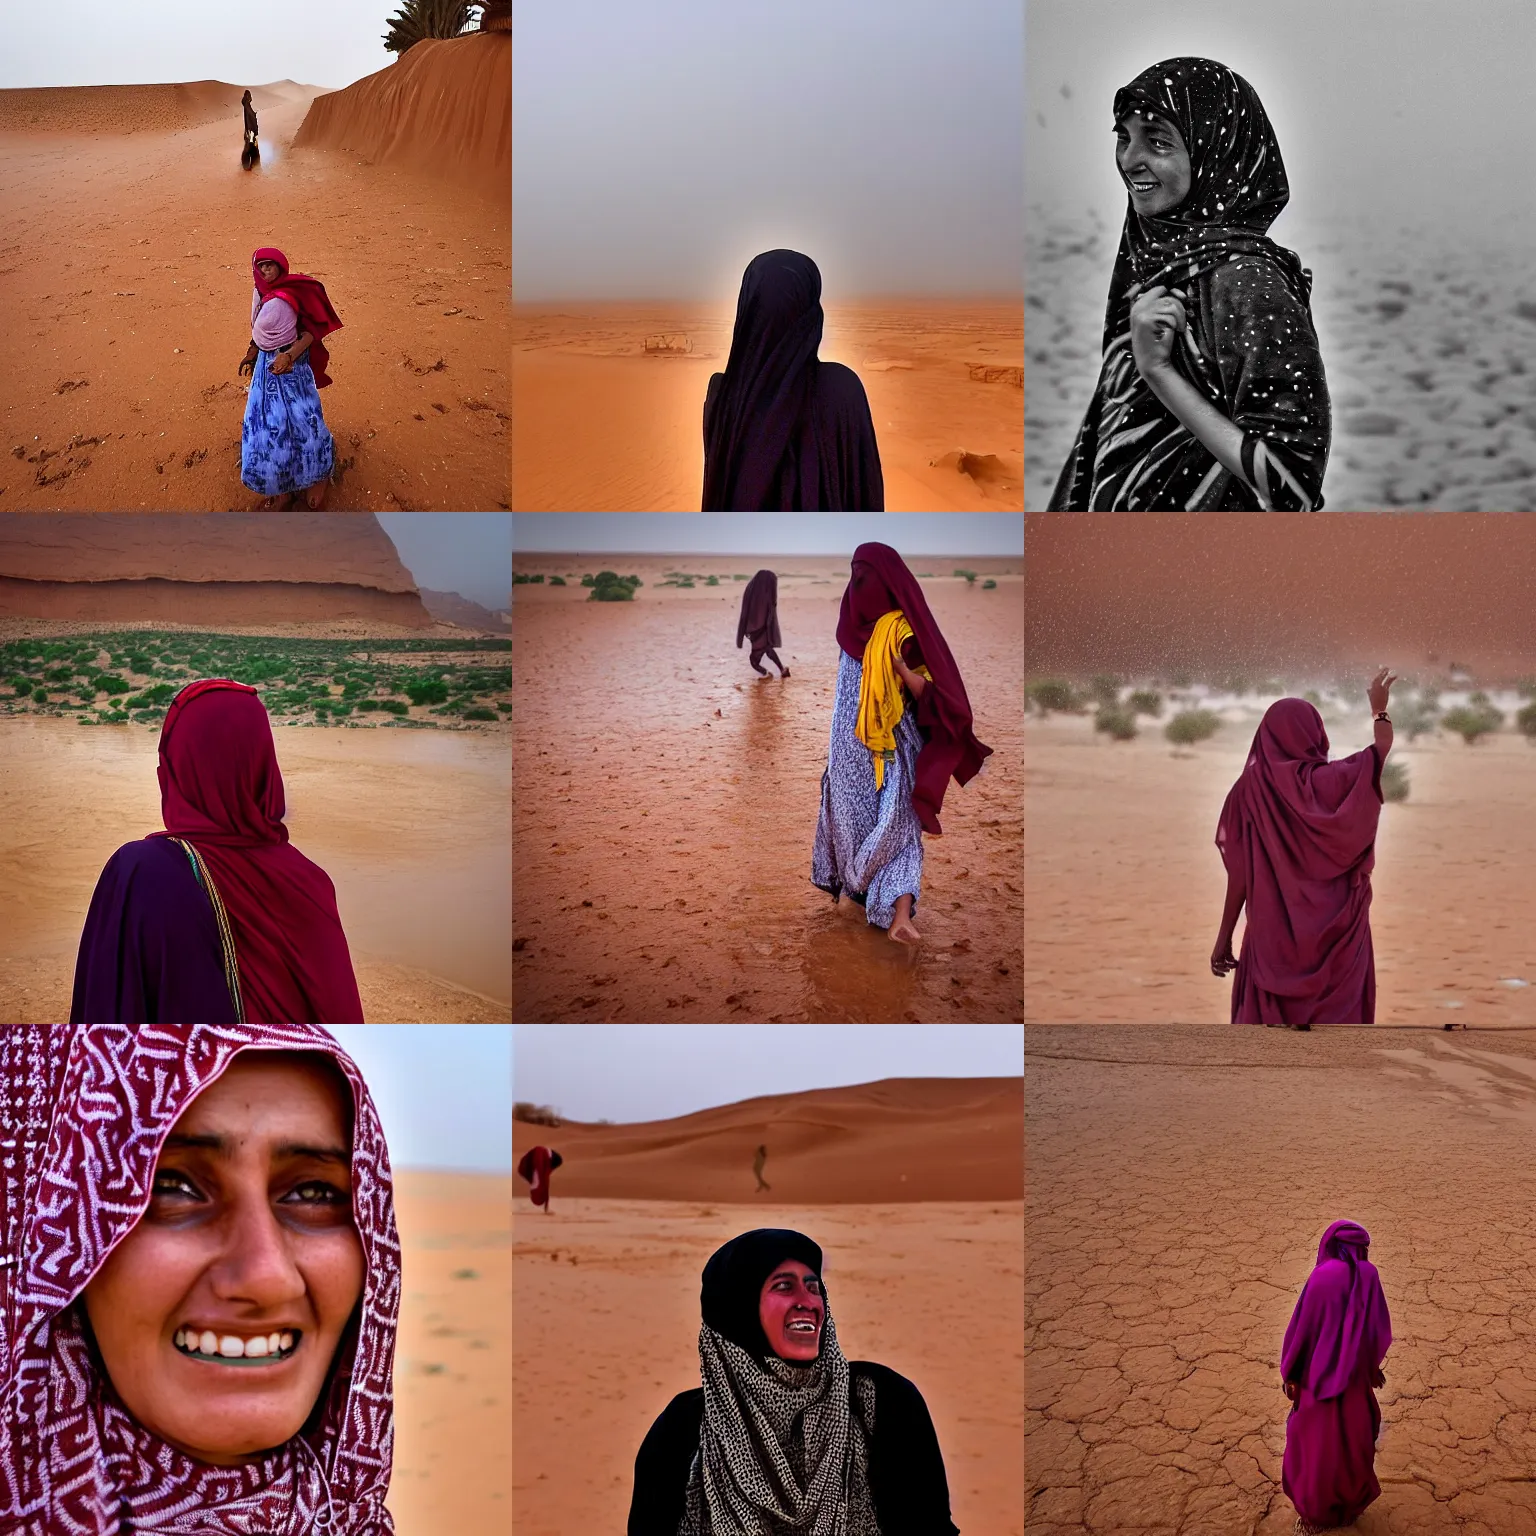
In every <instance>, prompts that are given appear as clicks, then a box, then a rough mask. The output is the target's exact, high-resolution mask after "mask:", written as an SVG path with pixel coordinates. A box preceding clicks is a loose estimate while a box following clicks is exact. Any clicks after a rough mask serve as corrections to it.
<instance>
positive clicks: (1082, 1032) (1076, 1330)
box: [1025, 1025, 1536, 1536]
mask: <svg viewBox="0 0 1536 1536" xmlns="http://www.w3.org/2000/svg"><path fill="white" fill-rule="evenodd" d="M1026 1057H1027V1060H1028V1063H1029V1068H1028V1073H1027V1076H1028V1079H1029V1085H1028V1094H1029V1098H1028V1101H1027V1107H1026V1119H1025V1124H1026V1128H1027V1129H1026V1135H1027V1138H1028V1149H1029V1155H1030V1175H1031V1177H1030V1180H1029V1185H1028V1199H1027V1202H1026V1216H1025V1222H1026V1235H1027V1244H1028V1248H1027V1258H1028V1263H1027V1270H1026V1277H1025V1280H1026V1291H1025V1294H1026V1300H1025V1325H1026V1326H1025V1392H1026V1412H1025V1447H1026V1458H1027V1464H1028V1468H1029V1495H1028V1497H1029V1506H1028V1514H1027V1518H1026V1522H1025V1529H1026V1532H1027V1533H1028V1536H1067V1533H1069V1532H1071V1533H1080V1532H1087V1533H1092V1536H1100V1533H1102V1536H1280V1533H1283V1532H1290V1531H1291V1530H1292V1528H1293V1524H1294V1520H1295V1512H1294V1510H1293V1509H1292V1507H1291V1504H1290V1501H1289V1500H1288V1499H1287V1498H1286V1497H1285V1495H1284V1493H1283V1492H1282V1491H1281V1488H1280V1464H1281V1456H1282V1454H1283V1451H1284V1447H1285V1416H1286V1412H1287V1404H1286V1400H1285V1398H1284V1397H1283V1396H1282V1394H1281V1390H1280V1379H1279V1366H1278V1360H1279V1353H1280V1343H1281V1339H1282V1337H1283V1335H1284V1332H1285V1325H1286V1322H1287V1321H1288V1319H1289V1317H1290V1313H1291V1308H1292V1306H1293V1304H1294V1302H1295V1299H1296V1297H1297V1295H1298V1294H1299V1293H1300V1290H1301V1286H1302V1284H1303V1282H1304V1281H1305V1280H1306V1277H1307V1275H1308V1274H1309V1273H1310V1271H1311V1268H1312V1264H1313V1261H1314V1258H1315V1255H1316V1252H1317V1242H1318V1238H1319V1236H1320V1235H1321V1233H1322V1231H1323V1229H1324V1227H1325V1226H1326V1225H1327V1224H1328V1222H1329V1221H1331V1220H1333V1219H1334V1218H1336V1217H1341V1216H1350V1217H1352V1218H1354V1219H1355V1220H1357V1221H1359V1222H1361V1223H1362V1224H1363V1225H1364V1226H1365V1227H1366V1228H1367V1230H1368V1231H1369V1232H1370V1234H1371V1239H1372V1242H1371V1257H1372V1259H1373V1260H1374V1262H1375V1263H1376V1265H1377V1266H1378V1268H1379V1269H1380V1271H1381V1276H1382V1283H1383V1286H1384V1288H1385V1290H1386V1295H1387V1301H1388V1305H1389V1306H1390V1307H1391V1311H1392V1329H1393V1335H1394V1342H1393V1345H1392V1348H1391V1350H1390V1351H1389V1353H1388V1355H1387V1358H1386V1362H1385V1372H1386V1378H1387V1381H1386V1386H1385V1388H1384V1389H1383V1390H1381V1391H1380V1392H1379V1393H1378V1394H1377V1395H1378V1398H1379V1400H1380V1403H1381V1409H1382V1424H1383V1428H1382V1436H1381V1439H1380V1441H1379V1443H1378V1446H1377V1454H1376V1473H1377V1476H1378V1478H1379V1479H1380V1482H1381V1486H1382V1494H1381V1497H1380V1498H1379V1499H1378V1500H1377V1501H1376V1502H1375V1503H1374V1504H1373V1505H1372V1506H1371V1507H1370V1508H1369V1509H1368V1510H1367V1511H1366V1512H1365V1513H1364V1514H1363V1515H1362V1516H1361V1518H1360V1519H1359V1521H1358V1522H1357V1523H1356V1525H1355V1526H1353V1527H1351V1529H1353V1530H1357V1531H1359V1532H1361V1533H1364V1536H1439V1533H1442V1532H1456V1533H1459V1536H1518V1533H1529V1532H1532V1531H1536V1471H1533V1453H1536V1340H1533V1335H1536V1323H1533V1319H1532V1297H1533V1295H1536V1214H1533V1212H1536V1141H1533V1133H1536V1032H1530V1031H1524V1030H1521V1031H1500V1032H1487V1033H1484V1032H1473V1033H1470V1034H1460V1033H1458V1034H1456V1035H1450V1036H1448V1035H1445V1034H1443V1033H1440V1032H1438V1031H1435V1032H1431V1031H1423V1030H1416V1029H1401V1030H1396V1029H1395V1030H1382V1029H1377V1030H1368V1029H1335V1030H1324V1031H1314V1032H1312V1033H1311V1034H1310V1035H1302V1034H1295V1033H1291V1032H1282V1031H1269V1030H1261V1029H1246V1030H1225V1029H1224V1030H1221V1031H1215V1030H1212V1029H1209V1028H1207V1027H1203V1026H1198V1025H1195V1026H1182V1025H1169V1026H1162V1025H1158V1026H1140V1027H1132V1028H1114V1027H1109V1028H1106V1027H1104V1026H1090V1027H1086V1028H1078V1027H1073V1026H1059V1027H1034V1028H1032V1029H1030V1031H1029V1033H1028V1037H1027V1040H1026Z"/></svg>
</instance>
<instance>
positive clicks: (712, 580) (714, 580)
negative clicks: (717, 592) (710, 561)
mask: <svg viewBox="0 0 1536 1536" xmlns="http://www.w3.org/2000/svg"><path fill="white" fill-rule="evenodd" d="M704 585H705V586H706V587H718V586H719V585H720V578H719V577H718V576H710V577H707V578H706V579H705V582H704Z"/></svg>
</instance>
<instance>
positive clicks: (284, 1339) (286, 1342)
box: [279, 1333, 293, 1353]
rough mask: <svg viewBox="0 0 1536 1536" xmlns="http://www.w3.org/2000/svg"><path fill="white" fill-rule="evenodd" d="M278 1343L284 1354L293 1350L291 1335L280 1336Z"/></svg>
mask: <svg viewBox="0 0 1536 1536" xmlns="http://www.w3.org/2000/svg"><path fill="white" fill-rule="evenodd" d="M279 1343H280V1345H281V1347H282V1349H283V1351H284V1352H285V1353H286V1352H287V1351H288V1350H290V1349H292V1348H293V1335H292V1334H291V1333H285V1334H282V1335H281V1336H280V1338H279Z"/></svg>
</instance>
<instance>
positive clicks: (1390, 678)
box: [1366, 667, 1397, 715]
mask: <svg viewBox="0 0 1536 1536" xmlns="http://www.w3.org/2000/svg"><path fill="white" fill-rule="evenodd" d="M1396 681H1397V677H1396V674H1393V673H1389V672H1388V671H1387V669H1386V668H1385V667H1383V668H1382V669H1381V671H1379V672H1378V673H1377V674H1376V676H1375V677H1373V678H1372V679H1371V681H1370V683H1369V685H1368V687H1367V689H1366V692H1367V694H1368V695H1369V696H1370V700H1371V713H1372V714H1373V715H1379V714H1382V713H1383V712H1384V711H1385V710H1386V707H1387V699H1388V696H1389V694H1390V693H1391V691H1392V684H1393V683H1395V682H1396Z"/></svg>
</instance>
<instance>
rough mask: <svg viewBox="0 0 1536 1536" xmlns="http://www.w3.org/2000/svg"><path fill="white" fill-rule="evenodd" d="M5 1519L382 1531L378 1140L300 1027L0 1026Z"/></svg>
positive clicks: (393, 1286)
mask: <svg viewBox="0 0 1536 1536" xmlns="http://www.w3.org/2000/svg"><path fill="white" fill-rule="evenodd" d="M0 1084H3V1087H4V1101H3V1102H4V1110H3V1121H0V1139H3V1141H4V1143H5V1145H6V1147H7V1148H9V1149H10V1150H9V1151H8V1152H7V1154H6V1158H7V1165H8V1167H7V1176H6V1179H5V1182H4V1186H3V1188H4V1194H3V1195H0V1241H3V1253H0V1529H3V1530H5V1531H7V1532H13V1533H16V1536H63V1533H65V1532H81V1533H85V1532H92V1533H94V1532H101V1533H103V1536H105V1533H108V1532H111V1533H113V1536H118V1533H126V1532H130V1531H142V1532H149V1531H165V1532H170V1531H180V1532H188V1533H207V1536H215V1533H219V1536H224V1533H229V1532H235V1531H262V1532H268V1533H272V1536H311V1533H313V1532H316V1531H322V1530H323V1531H326V1532H330V1533H335V1536H388V1533H390V1532H392V1531H393V1529H394V1527H393V1524H392V1522H391V1519H390V1515H389V1511H388V1510H387V1509H386V1508H385V1504H384V1497H385V1494H386V1492H387V1490H388V1487H389V1475H390V1445H391V1439H392V1427H391V1425H392V1417H393V1403H392V1394H391V1385H390V1383H391V1371H392V1361H393V1356H394V1345H395V1327H396V1320H397V1314H398V1311H399V1299H400V1244H399V1240H398V1237H397V1235H396V1232H395V1219H394V1206H393V1198H392V1195H391V1186H390V1171H389V1154H388V1151H387V1149H386V1147H385V1144H384V1135H383V1132H382V1130H381V1128H380V1125H379V1119H378V1115H377V1114H376V1112H375V1110H374V1106H373V1103H372V1101H371V1099H370V1098H369V1096H368V1090H367V1088H366V1086H365V1085H364V1083H363V1080H362V1078H361V1076H360V1075H359V1073H358V1070H357V1068H356V1066H354V1065H353V1063H352V1061H351V1060H350V1059H349V1058H348V1057H347V1056H346V1054H345V1053H344V1052H343V1051H342V1050H341V1049H340V1048H339V1047H338V1046H337V1044H336V1042H335V1041H334V1040H333V1039H331V1037H330V1036H329V1035H327V1034H325V1033H324V1032H323V1031H322V1030H318V1029H314V1028H312V1027H311V1026H309V1025H302V1024H301V1025H281V1026H261V1025H255V1026H231V1025H222V1026H218V1027H213V1026H208V1025H178V1026H175V1027H173V1028H144V1029H133V1028H129V1027H127V1026H124V1025H118V1024H88V1025H65V1024H56V1025H47V1026H32V1027H28V1028H25V1029H8V1030H0Z"/></svg>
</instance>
